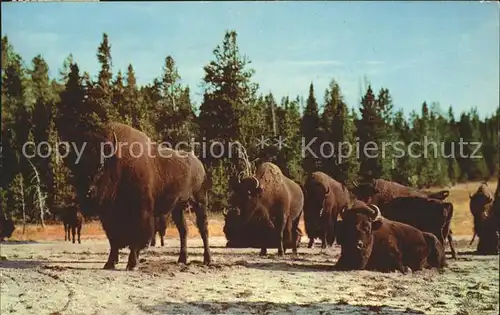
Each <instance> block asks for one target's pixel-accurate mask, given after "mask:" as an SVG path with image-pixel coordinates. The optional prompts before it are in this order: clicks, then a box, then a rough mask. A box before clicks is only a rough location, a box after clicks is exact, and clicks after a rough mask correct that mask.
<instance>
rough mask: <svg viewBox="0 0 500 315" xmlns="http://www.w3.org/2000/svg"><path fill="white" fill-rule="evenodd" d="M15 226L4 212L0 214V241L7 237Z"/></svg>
mask: <svg viewBox="0 0 500 315" xmlns="http://www.w3.org/2000/svg"><path fill="white" fill-rule="evenodd" d="M15 229H16V227H15V226H14V222H13V221H12V219H10V218H7V216H6V215H5V213H1V214H0V242H3V240H4V239H5V238H9V237H11V236H12V233H14V230H15Z"/></svg>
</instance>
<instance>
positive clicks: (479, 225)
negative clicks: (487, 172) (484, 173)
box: [469, 182, 498, 255]
mask: <svg viewBox="0 0 500 315" xmlns="http://www.w3.org/2000/svg"><path fill="white" fill-rule="evenodd" d="M497 190H498V188H497ZM469 198H470V201H469V207H470V212H471V214H472V216H473V218H474V235H473V237H472V240H471V242H470V245H472V243H473V242H474V238H475V237H476V235H477V236H478V237H479V242H478V245H477V253H478V254H481V255H496V254H498V214H497V215H495V211H494V207H495V204H494V203H495V202H497V203H498V201H496V200H495V198H496V199H498V197H495V196H494V194H493V191H492V190H491V189H490V187H489V186H488V184H487V183H486V182H483V183H481V185H480V186H479V187H478V189H477V191H476V192H475V193H474V195H470V194H469ZM497 206H498V205H497ZM497 212H498V210H497Z"/></svg>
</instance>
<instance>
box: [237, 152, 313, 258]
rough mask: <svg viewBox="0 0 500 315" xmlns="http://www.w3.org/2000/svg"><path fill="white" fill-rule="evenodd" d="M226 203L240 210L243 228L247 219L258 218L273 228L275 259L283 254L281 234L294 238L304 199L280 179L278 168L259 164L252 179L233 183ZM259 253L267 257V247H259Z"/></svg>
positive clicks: (297, 189) (294, 186) (295, 187)
mask: <svg viewBox="0 0 500 315" xmlns="http://www.w3.org/2000/svg"><path fill="white" fill-rule="evenodd" d="M230 204H231V205H233V206H234V207H236V208H238V209H240V211H241V216H242V219H243V225H246V224H247V222H249V221H250V220H251V219H256V218H261V220H262V221H263V222H267V224H268V226H270V227H273V228H274V230H275V236H276V240H277V243H278V244H279V246H278V255H279V256H282V255H283V254H284V235H285V234H288V235H292V237H291V239H297V237H298V235H297V233H298V232H297V231H298V225H299V220H300V216H301V215H302V208H303V205H304V196H303V194H302V189H301V188H300V186H299V185H298V184H297V183H295V182H294V181H293V180H291V179H289V178H287V177H286V176H284V175H283V173H282V172H281V170H280V169H279V167H278V166H276V165H274V164H272V163H270V162H265V163H262V164H261V165H259V167H258V168H257V170H256V174H255V176H254V177H246V178H243V179H241V181H239V182H238V183H235V184H233V195H232V197H231V200H230ZM295 244H296V243H295V242H293V243H292V245H294V246H293V247H292V251H293V253H294V254H296V253H297V246H296V245H295ZM260 254H261V255H265V254H267V247H262V248H261V252H260Z"/></svg>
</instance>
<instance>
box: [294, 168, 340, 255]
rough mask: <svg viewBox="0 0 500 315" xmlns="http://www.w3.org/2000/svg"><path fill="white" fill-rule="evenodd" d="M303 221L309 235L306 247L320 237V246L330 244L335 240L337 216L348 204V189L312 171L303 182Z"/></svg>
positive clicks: (326, 176) (324, 246)
mask: <svg viewBox="0 0 500 315" xmlns="http://www.w3.org/2000/svg"><path fill="white" fill-rule="evenodd" d="M303 190H304V223H305V227H306V233H307V236H308V237H309V244H308V247H309V248H311V247H312V245H313V243H314V239H315V238H320V239H321V247H322V248H326V246H327V244H328V246H332V245H333V242H334V241H335V233H336V227H337V218H338V214H339V212H340V210H341V209H343V208H344V207H347V206H348V203H349V199H350V198H349V191H348V190H347V188H346V187H345V186H344V185H342V184H341V183H339V182H337V181H336V180H334V179H333V178H331V177H330V176H328V175H327V174H325V173H323V172H313V173H312V174H310V175H309V176H308V177H307V178H306V180H305V184H304V189H303Z"/></svg>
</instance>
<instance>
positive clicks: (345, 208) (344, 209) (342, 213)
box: [340, 207, 347, 218]
mask: <svg viewBox="0 0 500 315" xmlns="http://www.w3.org/2000/svg"><path fill="white" fill-rule="evenodd" d="M346 210H347V207H343V208H342V209H340V217H341V218H342V217H343V216H344V213H345V211H346Z"/></svg>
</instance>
